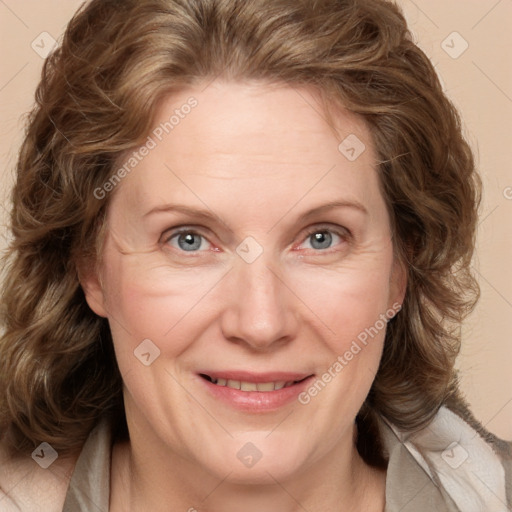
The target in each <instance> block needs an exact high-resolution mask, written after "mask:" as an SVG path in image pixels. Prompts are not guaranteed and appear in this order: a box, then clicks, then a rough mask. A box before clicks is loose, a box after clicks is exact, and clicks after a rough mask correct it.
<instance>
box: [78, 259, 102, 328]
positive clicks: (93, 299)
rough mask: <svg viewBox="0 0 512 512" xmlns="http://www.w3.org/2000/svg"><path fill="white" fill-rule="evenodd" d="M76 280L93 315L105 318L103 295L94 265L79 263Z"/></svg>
mask: <svg viewBox="0 0 512 512" xmlns="http://www.w3.org/2000/svg"><path fill="white" fill-rule="evenodd" d="M77 271H78V279H79V281H80V285H81V286H82V290H83V291H84V294H85V300H86V301H87V304H88V305H89V307H90V308H91V309H92V311H93V312H94V313H96V314H97V315H98V316H101V317H103V318H107V317H108V314H107V308H106V307H105V293H104V291H103V286H102V284H101V279H100V276H99V275H98V272H97V269H96V268H95V265H93V264H91V263H85V262H81V263H80V264H79V265H77Z"/></svg>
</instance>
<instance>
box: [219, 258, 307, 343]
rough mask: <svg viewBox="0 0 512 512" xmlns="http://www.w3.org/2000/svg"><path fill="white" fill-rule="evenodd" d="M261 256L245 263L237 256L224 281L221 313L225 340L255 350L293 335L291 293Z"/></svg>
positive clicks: (294, 325)
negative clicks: (224, 297)
mask: <svg viewBox="0 0 512 512" xmlns="http://www.w3.org/2000/svg"><path fill="white" fill-rule="evenodd" d="M269 264H270V262H269V261H268V259H267V258H266V257H265V253H264V254H263V255H261V256H260V257H259V258H258V259H257V260H256V261H253V262H252V263H247V262H245V261H244V260H242V259H241V258H237V260H236V262H235V264H234V268H233V270H232V271H231V272H229V274H228V279H227V282H226V283H224V284H225V287H224V291H225V293H226V296H227V297H229V299H228V301H227V304H228V306H227V307H226V308H225V309H224V311H223V313H222V320H221V325H222V332H223V334H224V336H225V337H226V339H228V340H230V341H232V342H235V343H239V344H245V345H246V346H249V347H250V348H251V349H252V350H255V351H265V350H272V349H275V348H277V347H280V346H282V345H283V344H285V343H288V342H290V340H292V339H293V338H294V337H295V336H296V334H297V324H298V321H297V314H298V309H297V307H296V306H297V304H294V295H293V293H292V291H291V290H290V288H289V285H287V283H286V282H285V280H284V279H283V277H281V276H280V275H279V272H278V270H277V269H273V268H272V267H271V266H270V265H269Z"/></svg>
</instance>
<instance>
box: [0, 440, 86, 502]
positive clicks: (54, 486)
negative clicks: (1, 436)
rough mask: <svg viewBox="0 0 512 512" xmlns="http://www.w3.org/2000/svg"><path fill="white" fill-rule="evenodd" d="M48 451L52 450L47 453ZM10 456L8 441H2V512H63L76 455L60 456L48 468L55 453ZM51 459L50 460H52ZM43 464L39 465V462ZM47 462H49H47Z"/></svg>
mask: <svg viewBox="0 0 512 512" xmlns="http://www.w3.org/2000/svg"><path fill="white" fill-rule="evenodd" d="M47 452H48V450H47ZM37 455H39V457H37V458H36V457H35V455H34V458H32V456H31V455H30V454H28V455H27V454H24V455H21V454H18V455H16V456H13V455H11V454H10V453H9V450H8V448H7V444H6V442H5V440H0V510H1V511H2V512H11V511H12V512H54V511H55V512H60V511H62V507H63V505H64V500H65V498H66V492H67V488H68V485H69V481H70V479H71V474H72V472H73V469H74V466H75V462H76V456H69V457H59V456H58V454H57V458H56V459H55V460H54V461H52V462H51V464H50V465H49V466H48V467H46V468H45V467H44V466H46V465H47V463H48V462H50V461H51V460H52V459H53V458H54V457H55V453H51V454H50V457H49V456H48V453H45V450H44V447H43V449H42V451H39V452H37ZM48 457H49V458H48ZM38 459H39V461H40V463H38V462H36V460H38ZM45 459H46V460H45Z"/></svg>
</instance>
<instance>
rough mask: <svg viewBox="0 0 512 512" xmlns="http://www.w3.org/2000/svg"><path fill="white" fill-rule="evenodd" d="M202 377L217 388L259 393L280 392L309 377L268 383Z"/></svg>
mask: <svg viewBox="0 0 512 512" xmlns="http://www.w3.org/2000/svg"><path fill="white" fill-rule="evenodd" d="M199 376H200V377H202V378H203V379H205V380H207V381H208V382H211V383H212V384H215V385H216V386H221V387H223V386H225V387H227V388H231V389H236V390H240V391H253V392H254V391H259V392H271V391H279V390H280V389H283V388H289V387H291V386H293V385H295V384H299V383H300V382H302V381H304V380H306V379H307V378H308V377H309V376H306V377H303V378H301V379H298V380H288V381H285V380H275V381H268V382H249V381H244V380H237V379H228V378H222V377H219V378H215V377H211V376H210V375H206V374H204V373H200V374H199Z"/></svg>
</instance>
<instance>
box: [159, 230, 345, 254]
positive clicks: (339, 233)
mask: <svg viewBox="0 0 512 512" xmlns="http://www.w3.org/2000/svg"><path fill="white" fill-rule="evenodd" d="M316 233H331V234H334V235H337V236H339V237H340V239H341V241H342V242H348V241H349V240H350V239H351V237H352V233H351V232H350V231H349V230H348V229H347V228H338V229H334V228H333V227H332V226H326V225H316V226H313V227H311V228H310V229H307V230H306V232H305V234H304V236H303V239H302V242H301V244H303V243H304V242H305V241H306V240H307V239H308V238H309V237H311V236H312V235H314V234H316ZM187 234H190V235H197V236H200V237H201V238H203V239H204V240H206V241H207V242H208V243H210V244H211V242H209V241H208V238H207V237H206V236H204V235H202V234H201V233H200V232H199V231H196V230H194V229H193V228H191V227H190V226H189V227H184V228H181V229H178V230H176V231H173V232H171V233H170V235H169V236H166V237H165V238H164V240H163V243H164V244H168V243H169V242H170V241H171V240H173V239H174V238H177V237H179V236H180V235H187ZM301 244H300V245H301ZM173 249H176V250H177V251H179V252H180V253H190V254H194V253H196V254H197V253H201V252H203V251H184V250H182V249H179V248H174V247H173ZM310 250H312V251H314V252H315V253H318V254H330V253H332V252H336V250H334V251H333V248H332V247H328V248H327V249H316V250H315V249H310Z"/></svg>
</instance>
